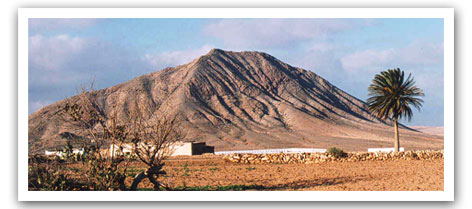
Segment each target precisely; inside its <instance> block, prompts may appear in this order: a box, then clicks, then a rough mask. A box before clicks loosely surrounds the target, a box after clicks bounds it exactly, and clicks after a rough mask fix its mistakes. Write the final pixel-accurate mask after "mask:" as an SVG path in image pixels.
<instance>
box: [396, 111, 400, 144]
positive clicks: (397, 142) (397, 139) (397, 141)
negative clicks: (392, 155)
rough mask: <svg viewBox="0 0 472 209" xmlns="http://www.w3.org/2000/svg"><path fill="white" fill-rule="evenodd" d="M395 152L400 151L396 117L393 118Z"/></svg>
mask: <svg viewBox="0 0 472 209" xmlns="http://www.w3.org/2000/svg"><path fill="white" fill-rule="evenodd" d="M395 152H400V136H399V135H398V118H395Z"/></svg>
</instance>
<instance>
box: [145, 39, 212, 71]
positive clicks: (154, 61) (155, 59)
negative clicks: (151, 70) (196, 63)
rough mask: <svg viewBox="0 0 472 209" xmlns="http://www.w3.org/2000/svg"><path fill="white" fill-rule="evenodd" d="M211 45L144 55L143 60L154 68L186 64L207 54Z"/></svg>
mask: <svg viewBox="0 0 472 209" xmlns="http://www.w3.org/2000/svg"><path fill="white" fill-rule="evenodd" d="M212 48H214V47H212V46H211V45H204V46H202V47H200V48H198V49H191V50H182V51H166V52H161V53H159V54H146V55H144V57H143V59H144V60H145V61H146V62H148V63H150V64H151V65H152V66H154V67H156V68H164V67H170V66H176V65H181V64H185V63H188V62H190V61H192V60H194V59H196V58H198V57H200V56H202V55H205V54H206V53H208V52H209V51H210V50H211V49H212Z"/></svg>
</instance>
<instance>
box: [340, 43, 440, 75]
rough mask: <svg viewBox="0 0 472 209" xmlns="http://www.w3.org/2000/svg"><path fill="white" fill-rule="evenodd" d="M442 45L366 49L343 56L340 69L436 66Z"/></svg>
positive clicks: (411, 45) (427, 44)
mask: <svg viewBox="0 0 472 209" xmlns="http://www.w3.org/2000/svg"><path fill="white" fill-rule="evenodd" d="M443 51H444V50H443V44H442V43H441V44H430V43H413V44H410V45H409V46H407V47H404V48H390V49H382V50H376V49H367V50H363V51H357V52H354V53H352V54H348V55H345V56H344V57H342V58H341V63H342V67H343V68H344V69H345V70H347V71H351V72H353V71H357V70H368V71H372V70H378V69H379V68H381V69H383V68H396V67H400V66H418V65H422V66H425V65H438V64H442V63H443V56H444V52H443Z"/></svg>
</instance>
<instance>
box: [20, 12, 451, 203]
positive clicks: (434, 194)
mask: <svg viewBox="0 0 472 209" xmlns="http://www.w3.org/2000/svg"><path fill="white" fill-rule="evenodd" d="M28 18H443V19H444V152H445V157H444V191H242V192H238V191H182V192H177V191H167V192H158V193H159V194H158V195H157V194H156V192H152V191H135V192H131V191H121V192H105V191H104V192H97V191H96V192H94V191H57V192H56V191H51V192H49V191H28V183H27V179H28V163H27V162H28V157H27V156H28V102H27V101H28ZM18 200H19V201H369V200H370V201H454V9H453V8H356V9H351V8H154V9H150V8H146V9H144V8H143V9H141V8H139V9H137V8H133V9H128V8H113V9H109V8H106V9H98V8H94V9H79V8H77V9H72V8H67V9H65V8H54V9H51V8H41V9H39V8H20V9H18Z"/></svg>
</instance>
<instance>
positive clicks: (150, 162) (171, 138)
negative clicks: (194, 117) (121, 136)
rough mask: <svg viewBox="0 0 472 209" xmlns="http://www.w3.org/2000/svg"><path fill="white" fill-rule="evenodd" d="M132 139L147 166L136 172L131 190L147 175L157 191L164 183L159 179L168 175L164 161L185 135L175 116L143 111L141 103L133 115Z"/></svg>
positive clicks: (137, 152) (135, 151) (141, 159)
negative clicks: (164, 169) (140, 107)
mask: <svg viewBox="0 0 472 209" xmlns="http://www.w3.org/2000/svg"><path fill="white" fill-rule="evenodd" d="M131 118H133V120H132V121H133V124H132V127H133V131H132V134H131V135H132V137H131V138H132V142H133V146H134V154H135V155H136V156H137V158H138V159H139V160H140V161H142V162H143V163H145V164H146V165H147V167H148V168H147V169H146V170H145V171H143V172H141V173H139V174H137V175H136V177H135V179H134V181H133V184H132V185H131V190H136V189H137V187H138V185H139V183H140V182H141V181H142V180H143V179H145V178H148V179H149V181H150V182H151V183H152V184H154V190H156V191H157V190H159V188H160V186H161V185H162V184H161V183H160V182H158V180H157V178H158V177H159V175H160V174H165V172H164V171H163V170H162V167H163V166H164V162H163V160H164V159H166V158H167V157H169V156H170V155H172V153H173V152H174V147H175V143H176V142H178V141H180V140H182V139H183V138H185V134H184V133H183V131H182V130H181V129H180V125H179V122H178V120H177V117H176V116H173V117H167V116H162V115H161V116H158V114H155V113H153V111H151V110H150V108H144V112H142V111H141V110H140V109H139V108H138V105H137V104H136V108H135V111H134V113H133V114H131Z"/></svg>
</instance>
